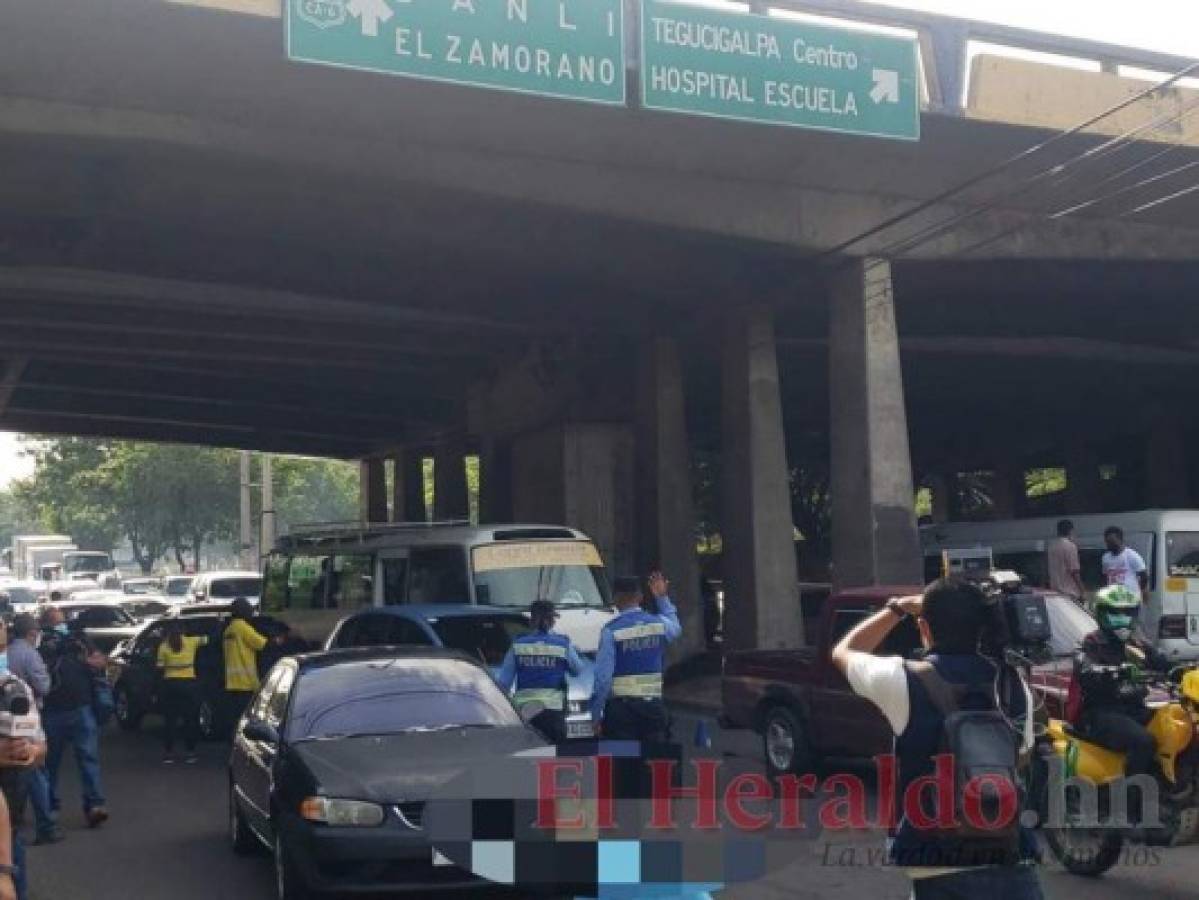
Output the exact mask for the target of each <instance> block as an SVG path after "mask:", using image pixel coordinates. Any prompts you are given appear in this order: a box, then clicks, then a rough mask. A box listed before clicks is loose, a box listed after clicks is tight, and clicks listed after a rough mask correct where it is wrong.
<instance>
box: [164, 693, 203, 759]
mask: <svg viewBox="0 0 1199 900" xmlns="http://www.w3.org/2000/svg"><path fill="white" fill-rule="evenodd" d="M159 705H160V706H161V707H162V719H163V729H162V742H163V748H164V749H165V750H166V752H167V753H171V752H173V751H174V749H175V735H176V733H177V732H178V731H179V730H182V732H183V746H184V747H186V748H187V752H188V753H191V752H193V751H194V750H195V749H196V743H197V742H198V741H199V740H200V688H199V685H198V684H197V683H196V680H195V679H194V678H164V679H163V681H162V690H161V692H160V694H159Z"/></svg>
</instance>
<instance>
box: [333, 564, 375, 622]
mask: <svg viewBox="0 0 1199 900" xmlns="http://www.w3.org/2000/svg"><path fill="white" fill-rule="evenodd" d="M374 567H375V558H374V557H373V556H369V555H366V554H354V555H352V556H338V557H336V559H335V560H334V565H333V577H332V578H331V579H329V582H330V583H329V593H328V597H327V605H328V607H329V608H330V609H349V610H354V609H359V608H361V607H363V606H370V605H371V601H372V599H373V597H374V592H373V590H372V579H373V573H374Z"/></svg>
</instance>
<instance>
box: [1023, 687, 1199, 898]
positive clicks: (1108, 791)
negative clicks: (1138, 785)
mask: <svg viewBox="0 0 1199 900" xmlns="http://www.w3.org/2000/svg"><path fill="white" fill-rule="evenodd" d="M1106 668H1109V669H1111V670H1113V671H1112V672H1111V673H1110V674H1112V675H1113V677H1115V676H1118V675H1120V674H1125V673H1126V672H1127V668H1128V667H1126V666H1112V667H1106ZM1146 684H1147V686H1148V687H1150V692H1149V695H1148V697H1147V699H1146V706H1147V707H1148V708H1149V709H1150V710H1152V713H1153V714H1152V718H1151V719H1150V720H1149V723H1148V725H1147V726H1146V727H1147V728H1148V730H1149V733H1150V734H1151V735H1153V738H1154V741H1155V742H1156V745H1157V762H1158V767H1159V769H1160V776H1159V777H1158V778H1157V791H1156V795H1157V801H1158V802H1157V817H1156V818H1157V822H1156V823H1153V827H1131V826H1130V824H1129V823H1128V822H1126V821H1116V819H1114V818H1113V814H1118V813H1120V812H1121V811H1127V809H1128V806H1129V804H1128V802H1127V801H1128V793H1127V790H1126V788H1127V785H1122V784H1121V779H1123V777H1124V771H1125V770H1124V754H1122V753H1116V752H1113V751H1111V750H1108V749H1106V748H1104V747H1101V746H1099V745H1098V744H1096V743H1093V742H1092V741H1090V740H1088V738H1087V735H1086V732H1085V730H1082V729H1080V728H1077V727H1075V726H1073V725H1071V724H1070V723H1069V722H1066V721H1063V720H1060V719H1050V720H1049V724H1048V726H1047V728H1046V729H1045V731H1044V734H1043V735H1042V736H1041V738H1040V740H1039V742H1038V748H1037V751H1038V752H1037V755H1036V757H1035V760H1034V769H1033V793H1034V796H1035V797H1036V809H1037V813H1038V818H1039V821H1040V825H1041V831H1042V833H1043V834H1044V836H1045V841H1046V843H1047V844H1048V846H1049V849H1050V851H1051V852H1052V853H1053V855H1054V857H1056V858H1057V860H1058V861H1059V862H1060V863H1061V864H1062V866H1063V867H1064V868H1065V869H1066V870H1067V871H1068V872H1071V873H1072V874H1075V875H1085V876H1098V875H1102V874H1103V873H1104V872H1106V871H1107V870H1108V869H1110V868H1111V867H1112V866H1114V865H1115V864H1116V863H1117V862H1119V861H1120V859H1121V854H1122V853H1123V851H1124V847H1125V845H1126V844H1128V843H1134V844H1136V843H1139V844H1144V845H1145V846H1152V847H1174V846H1180V845H1184V844H1193V843H1199V667H1196V668H1191V669H1186V668H1178V669H1174V670H1173V671H1172V672H1171V673H1170V675H1169V676H1168V677H1167V679H1166V680H1165V681H1162V682H1156V683H1153V682H1149V683H1146ZM1054 775H1058V776H1060V777H1058V778H1055V777H1053V776H1054ZM1086 785H1091V786H1093V787H1094V791H1093V792H1091V796H1090V797H1086V796H1085V794H1086V793H1087V792H1085V790H1081V789H1080V788H1085V786H1086ZM1117 788H1119V790H1117ZM1053 791H1057V792H1058V794H1057V797H1056V798H1053V797H1051V796H1050V794H1051V792H1053ZM1055 800H1056V801H1057V802H1056V803H1055V802H1053V801H1055ZM1148 809H1149V807H1148V805H1146V806H1145V810H1148ZM1146 825H1149V823H1148V822H1146Z"/></svg>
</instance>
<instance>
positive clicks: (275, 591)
mask: <svg viewBox="0 0 1199 900" xmlns="http://www.w3.org/2000/svg"><path fill="white" fill-rule="evenodd" d="M288 562H290V560H289V559H288V557H286V556H283V555H282V554H279V553H272V554H271V555H270V556H268V557H267V560H266V574H265V577H264V578H263V580H262V609H263V612H272V613H277V612H282V611H283V610H284V609H285V608H286V607H287V564H288Z"/></svg>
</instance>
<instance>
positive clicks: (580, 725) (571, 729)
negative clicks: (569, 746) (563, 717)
mask: <svg viewBox="0 0 1199 900" xmlns="http://www.w3.org/2000/svg"><path fill="white" fill-rule="evenodd" d="M593 734H595V731H594V730H593V729H592V727H591V723H590V722H567V723H566V736H567V737H568V738H589V737H591V736H592V735H593Z"/></svg>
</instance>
